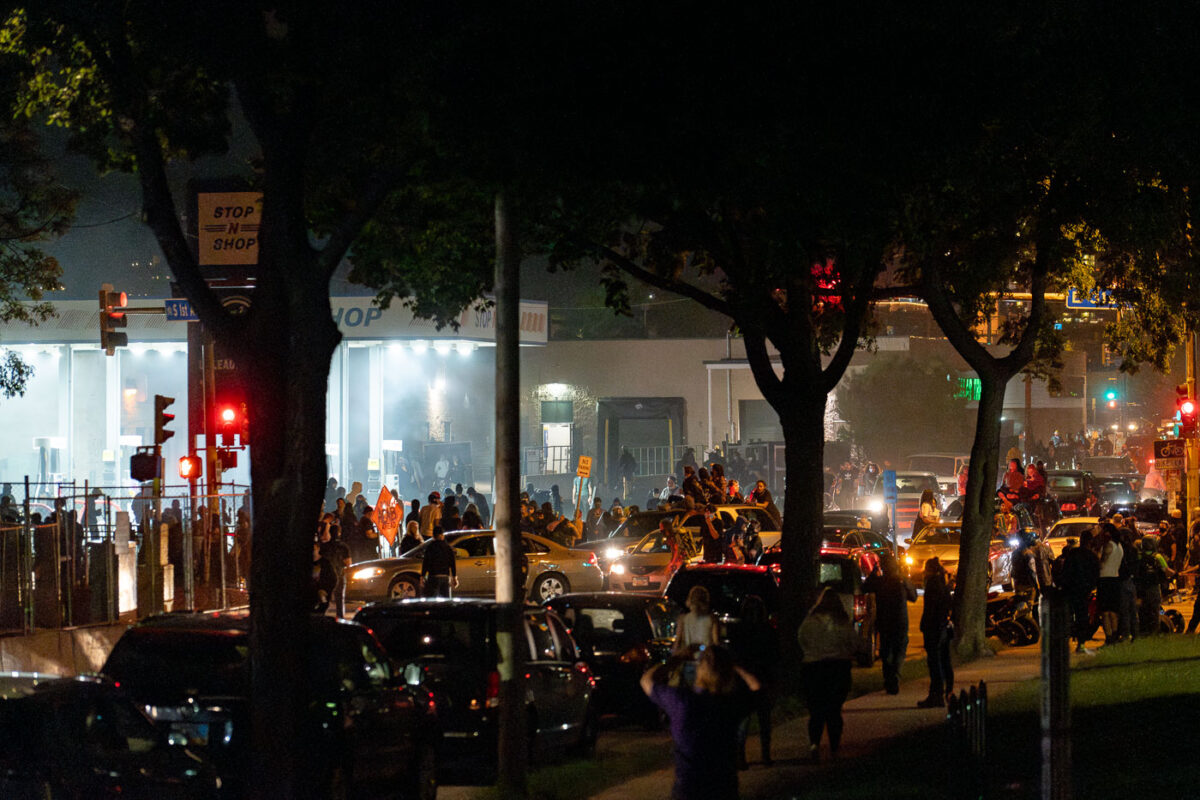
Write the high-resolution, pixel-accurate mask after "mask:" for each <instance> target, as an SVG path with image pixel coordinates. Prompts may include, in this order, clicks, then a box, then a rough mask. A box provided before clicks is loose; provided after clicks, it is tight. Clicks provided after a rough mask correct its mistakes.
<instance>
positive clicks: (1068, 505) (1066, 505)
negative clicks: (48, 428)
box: [1059, 503, 1079, 511]
mask: <svg viewBox="0 0 1200 800" xmlns="http://www.w3.org/2000/svg"><path fill="white" fill-rule="evenodd" d="M1059 508H1061V509H1062V510H1063V511H1074V510H1076V509H1077V508H1079V506H1077V505H1075V504H1074V503H1063V504H1062V505H1061V506H1059Z"/></svg>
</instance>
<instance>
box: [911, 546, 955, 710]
mask: <svg viewBox="0 0 1200 800" xmlns="http://www.w3.org/2000/svg"><path fill="white" fill-rule="evenodd" d="M951 607H952V598H951V596H950V587H949V585H947V583H946V569H945V567H943V566H942V562H941V561H940V560H939V559H938V558H937V556H934V557H933V558H931V559H929V560H928V561H926V562H925V608H924V609H922V611H921V635H922V636H923V637H924V640H925V660H926V662H927V663H928V665H929V696H928V697H926V698H925V699H924V700H921V701H920V702H918V703H917V707H918V708H940V707H942V706H944V705H945V704H946V699H945V698H946V696H947V695H949V694H951V692H953V690H954V665H953V664H951V662H950V640H951V639H953V638H954V625H953V624H952V623H951V622H950V611H951Z"/></svg>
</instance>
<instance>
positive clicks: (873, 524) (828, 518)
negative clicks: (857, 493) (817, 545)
mask: <svg viewBox="0 0 1200 800" xmlns="http://www.w3.org/2000/svg"><path fill="white" fill-rule="evenodd" d="M864 519H865V520H866V521H867V523H866V524H867V527H868V529H869V530H872V531H874V532H875V533H877V534H879V535H880V536H883V537H884V538H885V539H886V538H888V536H889V531H890V525H889V524H888V517H887V511H886V510H885V509H879V510H878V511H871V510H870V509H867V508H850V509H841V510H835V511H826V512H825V515H824V518H823V520H822V522H823V524H825V525H826V526H830V525H833V526H837V527H841V528H856V527H861V526H862V520H864Z"/></svg>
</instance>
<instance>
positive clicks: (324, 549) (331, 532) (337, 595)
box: [320, 514, 351, 619]
mask: <svg viewBox="0 0 1200 800" xmlns="http://www.w3.org/2000/svg"><path fill="white" fill-rule="evenodd" d="M325 517H326V519H325V520H323V522H322V525H321V546H320V551H321V555H322V556H324V557H325V558H326V559H327V560H328V561H329V564H330V566H332V567H333V572H334V575H335V576H336V578H337V580H336V581H335V583H334V586H333V589H332V595H333V597H332V600H333V604H334V613H336V614H337V617H338V619H341V618H342V617H344V616H346V567H348V566H350V563H351V559H350V548H349V547H347V546H346V543H345V542H343V541H342V533H341V527H340V526H339V525H338V524H337V522H336V521H335V520H334V517H333V514H326V515H325Z"/></svg>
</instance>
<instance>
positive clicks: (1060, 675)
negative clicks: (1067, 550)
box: [1040, 588, 1071, 800]
mask: <svg viewBox="0 0 1200 800" xmlns="http://www.w3.org/2000/svg"><path fill="white" fill-rule="evenodd" d="M1040 616H1041V620H1040V621H1041V626H1042V781H1041V783H1042V786H1041V788H1042V793H1041V797H1042V800H1070V798H1071V693H1070V674H1071V673H1070V666H1071V639H1070V626H1069V619H1070V616H1069V613H1068V609H1067V600H1066V597H1065V596H1064V595H1063V594H1062V592H1060V591H1058V590H1055V589H1052V588H1047V589H1046V591H1045V593H1044V594H1043V595H1042V606H1041V612H1040Z"/></svg>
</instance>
